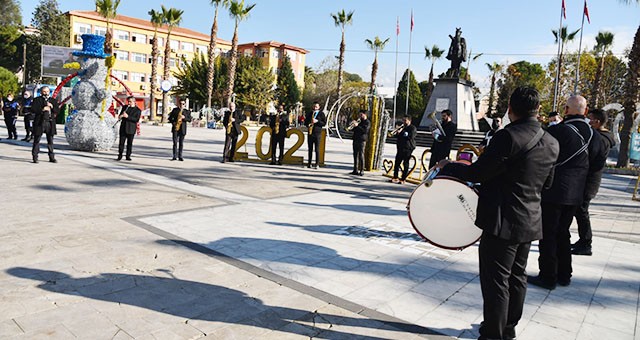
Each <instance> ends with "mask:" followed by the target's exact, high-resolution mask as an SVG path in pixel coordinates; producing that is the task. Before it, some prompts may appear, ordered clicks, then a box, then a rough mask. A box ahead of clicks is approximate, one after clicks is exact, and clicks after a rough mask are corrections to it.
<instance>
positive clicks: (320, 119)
mask: <svg viewBox="0 0 640 340" xmlns="http://www.w3.org/2000/svg"><path fill="white" fill-rule="evenodd" d="M304 121H305V123H306V124H307V127H308V128H309V134H308V135H307V145H308V146H309V163H307V168H310V167H311V161H312V156H313V149H314V147H315V151H316V162H315V163H313V167H314V168H316V169H317V168H318V165H319V164H320V138H321V137H322V128H323V127H324V126H325V124H327V117H326V116H325V114H324V112H322V111H320V103H318V102H315V103H313V111H312V112H309V113H308V114H307V116H306V117H305V120H304Z"/></svg>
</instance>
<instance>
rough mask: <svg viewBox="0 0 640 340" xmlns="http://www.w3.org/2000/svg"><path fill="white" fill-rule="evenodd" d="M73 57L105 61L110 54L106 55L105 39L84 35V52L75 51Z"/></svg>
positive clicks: (98, 36) (95, 35)
mask: <svg viewBox="0 0 640 340" xmlns="http://www.w3.org/2000/svg"><path fill="white" fill-rule="evenodd" d="M73 55H74V56H77V57H93V58H103V59H104V58H106V57H108V56H109V54H105V53H104V37H103V36H101V35H97V34H83V35H82V51H75V52H73Z"/></svg>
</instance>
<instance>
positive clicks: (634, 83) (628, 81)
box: [616, 0, 640, 167]
mask: <svg viewBox="0 0 640 340" xmlns="http://www.w3.org/2000/svg"><path fill="white" fill-rule="evenodd" d="M620 1H621V2H623V3H626V4H631V3H636V4H640V0H620ZM638 78H640V26H638V30H637V31H636V36H635V38H634V39H633V44H632V45H631V50H630V51H629V64H628V72H627V77H626V78H625V82H624V97H625V99H624V102H623V106H624V121H623V123H622V130H621V131H620V155H619V156H618V163H617V164H616V166H617V167H626V166H627V165H629V142H630V141H631V127H632V125H633V114H634V113H635V111H636V103H637V102H638V92H640V86H639V84H638Z"/></svg>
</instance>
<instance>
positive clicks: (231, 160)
mask: <svg viewBox="0 0 640 340" xmlns="http://www.w3.org/2000/svg"><path fill="white" fill-rule="evenodd" d="M227 162H230V163H233V162H235V161H234V160H233V159H230V160H228V161H227Z"/></svg>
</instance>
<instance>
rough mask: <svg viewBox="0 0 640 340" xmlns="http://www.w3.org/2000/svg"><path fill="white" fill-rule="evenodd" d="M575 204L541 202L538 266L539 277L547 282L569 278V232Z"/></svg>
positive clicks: (576, 207)
mask: <svg viewBox="0 0 640 340" xmlns="http://www.w3.org/2000/svg"><path fill="white" fill-rule="evenodd" d="M577 209H578V206H577V205H562V204H553V203H545V202H543V203H542V240H540V245H539V248H540V256H539V257H538V266H539V268H540V278H541V279H542V280H544V281H545V282H548V283H556V282H558V281H568V280H569V279H571V273H572V271H573V270H572V268H571V240H570V238H571V233H570V232H569V227H570V226H571V221H573V215H575V213H576V210H577Z"/></svg>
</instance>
